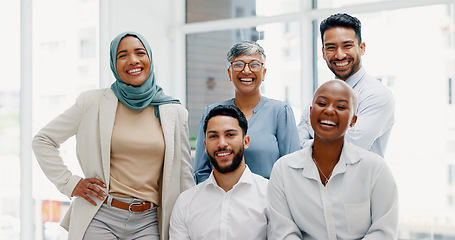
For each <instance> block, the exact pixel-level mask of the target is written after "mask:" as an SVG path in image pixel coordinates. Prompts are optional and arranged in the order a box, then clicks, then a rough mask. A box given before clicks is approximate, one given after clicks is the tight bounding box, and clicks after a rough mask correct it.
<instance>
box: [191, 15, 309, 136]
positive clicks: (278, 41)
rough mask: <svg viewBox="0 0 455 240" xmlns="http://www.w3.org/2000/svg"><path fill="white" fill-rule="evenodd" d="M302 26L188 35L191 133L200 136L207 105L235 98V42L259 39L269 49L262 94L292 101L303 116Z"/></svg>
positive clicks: (297, 114)
mask: <svg viewBox="0 0 455 240" xmlns="http://www.w3.org/2000/svg"><path fill="white" fill-rule="evenodd" d="M299 26H300V25H299V24H298V23H297V22H289V23H276V24H267V25H261V26H257V27H255V28H251V29H236V30H229V31H219V32H209V33H198V34H191V35H188V36H187V81H188V82H187V98H188V99H187V103H188V110H189V124H190V135H191V136H193V137H195V136H196V135H197V131H198V127H199V122H200V120H201V116H202V113H203V111H204V108H205V107H206V106H208V105H211V104H213V103H216V102H220V101H224V100H227V99H231V98H233V97H234V87H233V85H232V84H231V82H230V81H229V76H228V73H227V68H228V63H227V60H226V53H227V52H228V51H229V49H230V48H231V47H232V45H234V44H235V43H238V42H241V41H244V40H254V41H257V42H258V43H259V44H260V45H261V46H262V47H263V48H264V50H265V54H266V58H267V59H266V63H265V67H266V68H267V73H266V75H265V80H264V82H263V83H262V85H261V93H262V94H263V95H264V96H267V97H269V98H274V99H278V100H281V101H285V102H287V103H289V104H290V105H291V106H292V108H293V110H294V114H295V116H296V117H298V116H300V110H299V109H300V102H301V101H300V92H299V91H300V45H299V43H300V34H299V32H300V27H299Z"/></svg>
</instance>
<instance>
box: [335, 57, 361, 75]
mask: <svg viewBox="0 0 455 240" xmlns="http://www.w3.org/2000/svg"><path fill="white" fill-rule="evenodd" d="M327 66H328V67H329V69H330V71H332V72H333V74H335V76H336V77H337V78H338V79H341V80H346V79H348V78H349V77H350V76H352V75H353V74H354V73H355V72H357V70H359V68H360V59H359V58H358V59H357V60H356V61H355V62H354V64H353V65H352V67H351V68H350V69H348V70H347V71H345V72H337V71H335V69H334V68H333V67H332V65H331V63H327Z"/></svg>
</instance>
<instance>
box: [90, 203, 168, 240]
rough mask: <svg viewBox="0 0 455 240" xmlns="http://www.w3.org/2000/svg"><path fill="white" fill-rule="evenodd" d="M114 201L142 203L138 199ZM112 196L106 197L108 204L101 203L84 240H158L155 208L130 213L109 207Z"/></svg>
mask: <svg viewBox="0 0 455 240" xmlns="http://www.w3.org/2000/svg"><path fill="white" fill-rule="evenodd" d="M114 198H115V199H116V200H119V201H122V202H127V203H131V202H132V201H134V202H135V203H136V202H142V200H140V199H130V198H118V197H114ZM111 199H112V196H110V195H109V196H108V204H105V203H103V205H102V206H101V207H100V209H99V210H98V212H97V213H96V215H95V217H93V219H92V221H91V222H90V225H89V226H88V228H87V231H86V232H85V235H84V240H95V239H96V240H99V239H103V240H104V239H106V240H132V239H137V240H139V239H140V240H159V239H160V234H159V230H158V216H157V207H152V208H150V209H149V210H146V211H144V212H130V211H128V210H123V209H120V208H116V207H113V206H111V205H110V203H111V201H112V200H111Z"/></svg>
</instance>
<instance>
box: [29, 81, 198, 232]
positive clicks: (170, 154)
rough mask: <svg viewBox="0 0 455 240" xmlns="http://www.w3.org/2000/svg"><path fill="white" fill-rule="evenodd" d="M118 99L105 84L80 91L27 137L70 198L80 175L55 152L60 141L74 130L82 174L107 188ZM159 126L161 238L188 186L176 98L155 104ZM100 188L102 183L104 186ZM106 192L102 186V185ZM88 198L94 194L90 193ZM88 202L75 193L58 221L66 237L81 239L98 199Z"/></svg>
mask: <svg viewBox="0 0 455 240" xmlns="http://www.w3.org/2000/svg"><path fill="white" fill-rule="evenodd" d="M117 104H118V99H117V97H116V96H115V94H114V93H113V92H112V90H111V89H109V88H106V89H98V90H91V91H88V92H84V93H82V94H81V95H80V96H79V97H78V98H77V100H76V103H75V104H74V105H73V106H71V107H70V108H69V109H67V110H66V111H65V112H64V113H62V114H60V115H59V116H57V117H56V118H55V119H54V120H52V121H51V122H50V123H48V124H47V125H46V126H45V127H43V128H42V129H41V130H40V131H39V132H38V134H36V136H35V137H34V139H33V143H32V145H33V151H34V153H35V156H36V158H37V160H38V162H39V164H40V166H41V168H42V170H43V172H44V174H45V175H46V176H47V178H49V180H50V181H51V182H52V183H54V184H55V185H56V187H57V188H58V190H59V191H60V192H62V193H63V194H65V195H66V196H68V197H69V198H71V197H72V196H71V193H72V192H73V190H74V188H75V187H76V185H77V183H78V182H79V180H80V179H82V177H81V176H76V175H73V173H72V172H71V171H69V170H68V168H67V166H66V165H65V163H64V162H63V159H62V158H61V157H60V154H59V147H60V144H62V143H63V142H65V141H66V140H67V139H68V138H70V137H71V136H73V135H76V154H77V159H78V161H79V164H80V166H81V168H82V171H83V173H84V175H85V177H87V178H93V177H96V178H99V179H100V180H101V181H103V182H104V183H106V185H107V189H109V179H110V152H111V136H112V129H113V126H114V120H115V114H116V110H117ZM159 110H160V117H161V126H162V130H163V135H164V140H165V143H166V149H165V155H164V165H163V175H162V179H161V181H162V184H161V186H162V188H161V206H160V207H159V209H158V213H159V223H160V224H159V226H160V233H161V239H162V240H166V239H169V231H168V229H169V218H170V215H171V212H172V208H173V206H174V203H175V200H176V199H177V197H178V196H179V194H180V193H181V192H183V191H184V190H186V189H188V188H190V187H192V186H194V180H193V176H192V172H193V171H192V167H191V163H190V145H189V140H188V134H189V133H188V111H187V110H186V109H185V108H184V107H183V106H182V105H180V104H163V105H160V106H159ZM104 190H106V189H104ZM106 192H107V191H106ZM92 199H94V198H92ZM94 200H95V202H96V203H97V206H93V205H91V204H90V203H88V202H87V201H86V200H85V199H83V198H79V197H78V198H75V199H74V200H73V201H72V203H71V206H70V208H69V210H68V212H67V213H66V215H65V217H64V218H63V220H62V222H61V225H62V227H64V228H65V229H66V230H68V231H69V238H68V239H70V240H73V239H74V240H76V239H77V240H79V239H82V238H83V236H84V234H85V231H86V229H87V227H88V225H89V224H90V222H91V220H92V218H93V217H94V216H95V214H96V212H97V211H98V209H99V207H100V206H101V204H102V200H99V199H94Z"/></svg>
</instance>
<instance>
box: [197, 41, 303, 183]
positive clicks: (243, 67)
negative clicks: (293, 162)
mask: <svg viewBox="0 0 455 240" xmlns="http://www.w3.org/2000/svg"><path fill="white" fill-rule="evenodd" d="M265 59H266V57H265V53H264V49H263V48H262V47H261V46H260V45H259V44H257V43H256V42H251V41H245V42H241V43H237V44H235V45H234V46H232V47H231V49H230V50H229V52H228V53H227V61H228V63H229V67H228V69H227V72H228V74H229V80H230V81H231V82H232V83H233V85H234V88H235V96H234V98H232V99H229V100H227V101H224V102H219V103H215V104H212V105H211V106H208V107H206V108H205V111H204V114H203V116H202V120H201V123H200V125H199V132H198V137H197V145H196V156H195V161H194V173H195V180H196V183H201V182H203V181H204V180H206V179H207V178H208V177H209V175H210V173H211V171H212V166H211V165H210V161H209V159H208V156H207V153H206V150H205V147H204V139H205V134H204V131H203V127H202V124H203V120H204V119H205V117H206V116H207V114H208V112H209V111H210V110H211V109H212V108H214V107H215V106H218V105H235V106H237V107H238V108H239V109H240V110H241V111H242V112H243V114H244V115H245V116H246V118H247V120H248V135H249V136H250V139H251V141H250V146H249V148H248V149H245V153H244V154H245V162H246V164H247V165H248V167H249V168H250V169H251V171H252V172H253V173H256V174H259V175H261V176H263V177H265V178H269V177H270V172H271V171H272V167H273V164H274V163H275V161H276V160H277V159H278V158H280V157H281V156H284V155H286V154H288V153H291V152H294V151H296V150H298V149H300V147H299V136H298V132H297V127H296V123H295V118H294V113H293V112H292V109H291V107H290V106H289V105H287V104H285V103H284V102H282V101H278V100H274V99H269V98H267V97H265V96H262V95H261V93H260V86H261V83H262V82H263V81H264V76H265V73H266V71H267V69H266V68H265V65H264V63H265ZM222 148H223V147H222V146H220V149H222ZM225 170H226V172H229V170H230V168H229V164H228V165H226V167H225Z"/></svg>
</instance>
